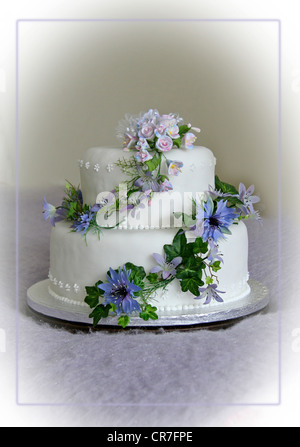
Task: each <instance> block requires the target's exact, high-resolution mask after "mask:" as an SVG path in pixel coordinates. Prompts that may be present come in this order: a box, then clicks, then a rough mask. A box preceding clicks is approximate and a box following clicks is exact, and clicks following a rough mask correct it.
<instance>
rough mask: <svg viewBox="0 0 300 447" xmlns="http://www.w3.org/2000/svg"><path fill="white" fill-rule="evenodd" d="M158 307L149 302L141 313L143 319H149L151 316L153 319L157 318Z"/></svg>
mask: <svg viewBox="0 0 300 447" xmlns="http://www.w3.org/2000/svg"><path fill="white" fill-rule="evenodd" d="M156 311H157V308H156V307H154V306H151V304H147V305H146V306H145V308H144V309H143V310H142V312H141V313H140V317H141V318H143V320H145V321H148V320H149V318H150V319H151V320H157V319H158V315H157V314H156Z"/></svg>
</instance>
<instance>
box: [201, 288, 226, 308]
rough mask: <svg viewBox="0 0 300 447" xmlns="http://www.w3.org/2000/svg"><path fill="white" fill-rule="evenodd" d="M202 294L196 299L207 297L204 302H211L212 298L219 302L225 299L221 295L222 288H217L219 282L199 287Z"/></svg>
mask: <svg viewBox="0 0 300 447" xmlns="http://www.w3.org/2000/svg"><path fill="white" fill-rule="evenodd" d="M199 292H200V295H199V296H197V297H196V298H195V300H201V299H203V298H206V300H205V302H204V303H203V304H209V303H210V302H211V300H212V299H214V300H216V301H218V302H219V303H223V301H224V300H223V299H222V298H221V297H220V296H219V293H225V292H221V291H220V290H217V284H208V286H207V287H199Z"/></svg>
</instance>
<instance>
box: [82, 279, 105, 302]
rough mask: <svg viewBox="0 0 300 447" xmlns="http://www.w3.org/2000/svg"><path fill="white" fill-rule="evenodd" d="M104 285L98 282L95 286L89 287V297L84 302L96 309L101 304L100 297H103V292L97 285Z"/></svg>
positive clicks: (87, 289) (87, 290) (87, 288)
mask: <svg viewBox="0 0 300 447" xmlns="http://www.w3.org/2000/svg"><path fill="white" fill-rule="evenodd" d="M99 284H102V281H98V282H97V283H96V284H95V285H94V286H87V287H86V288H85V290H86V293H87V296H86V297H85V299H84V301H85V302H86V303H87V304H88V305H89V306H90V307H91V308H93V307H96V306H97V304H98V303H99V297H100V296H101V295H103V293H104V292H103V290H101V289H99V287H97V285H99Z"/></svg>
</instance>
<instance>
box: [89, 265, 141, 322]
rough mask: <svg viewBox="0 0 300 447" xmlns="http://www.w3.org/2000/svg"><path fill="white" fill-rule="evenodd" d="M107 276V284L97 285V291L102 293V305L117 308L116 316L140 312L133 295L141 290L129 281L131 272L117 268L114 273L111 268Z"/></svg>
mask: <svg viewBox="0 0 300 447" xmlns="http://www.w3.org/2000/svg"><path fill="white" fill-rule="evenodd" d="M109 273H110V274H109V275H106V278H107V283H102V284H99V285H98V287H99V289H101V290H103V291H104V298H105V302H104V304H110V303H112V304H115V305H116V306H117V314H118V315H120V313H121V312H124V313H125V314H127V315H128V314H131V313H132V312H134V311H137V312H141V308H140V305H139V303H138V302H137V300H136V298H135V297H134V293H135V292H138V291H140V290H141V288H140V287H138V286H136V285H135V284H134V283H133V282H131V281H130V279H129V277H130V273H131V270H126V267H123V270H122V269H121V267H119V271H118V272H116V271H115V270H113V269H112V268H110V269H109Z"/></svg>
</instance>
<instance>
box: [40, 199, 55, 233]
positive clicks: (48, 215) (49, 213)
mask: <svg viewBox="0 0 300 447" xmlns="http://www.w3.org/2000/svg"><path fill="white" fill-rule="evenodd" d="M43 213H44V220H47V219H49V220H50V222H51V225H52V226H53V227H54V226H55V214H56V208H55V206H54V205H51V203H48V202H47V200H46V198H45V197H44V204H43Z"/></svg>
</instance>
